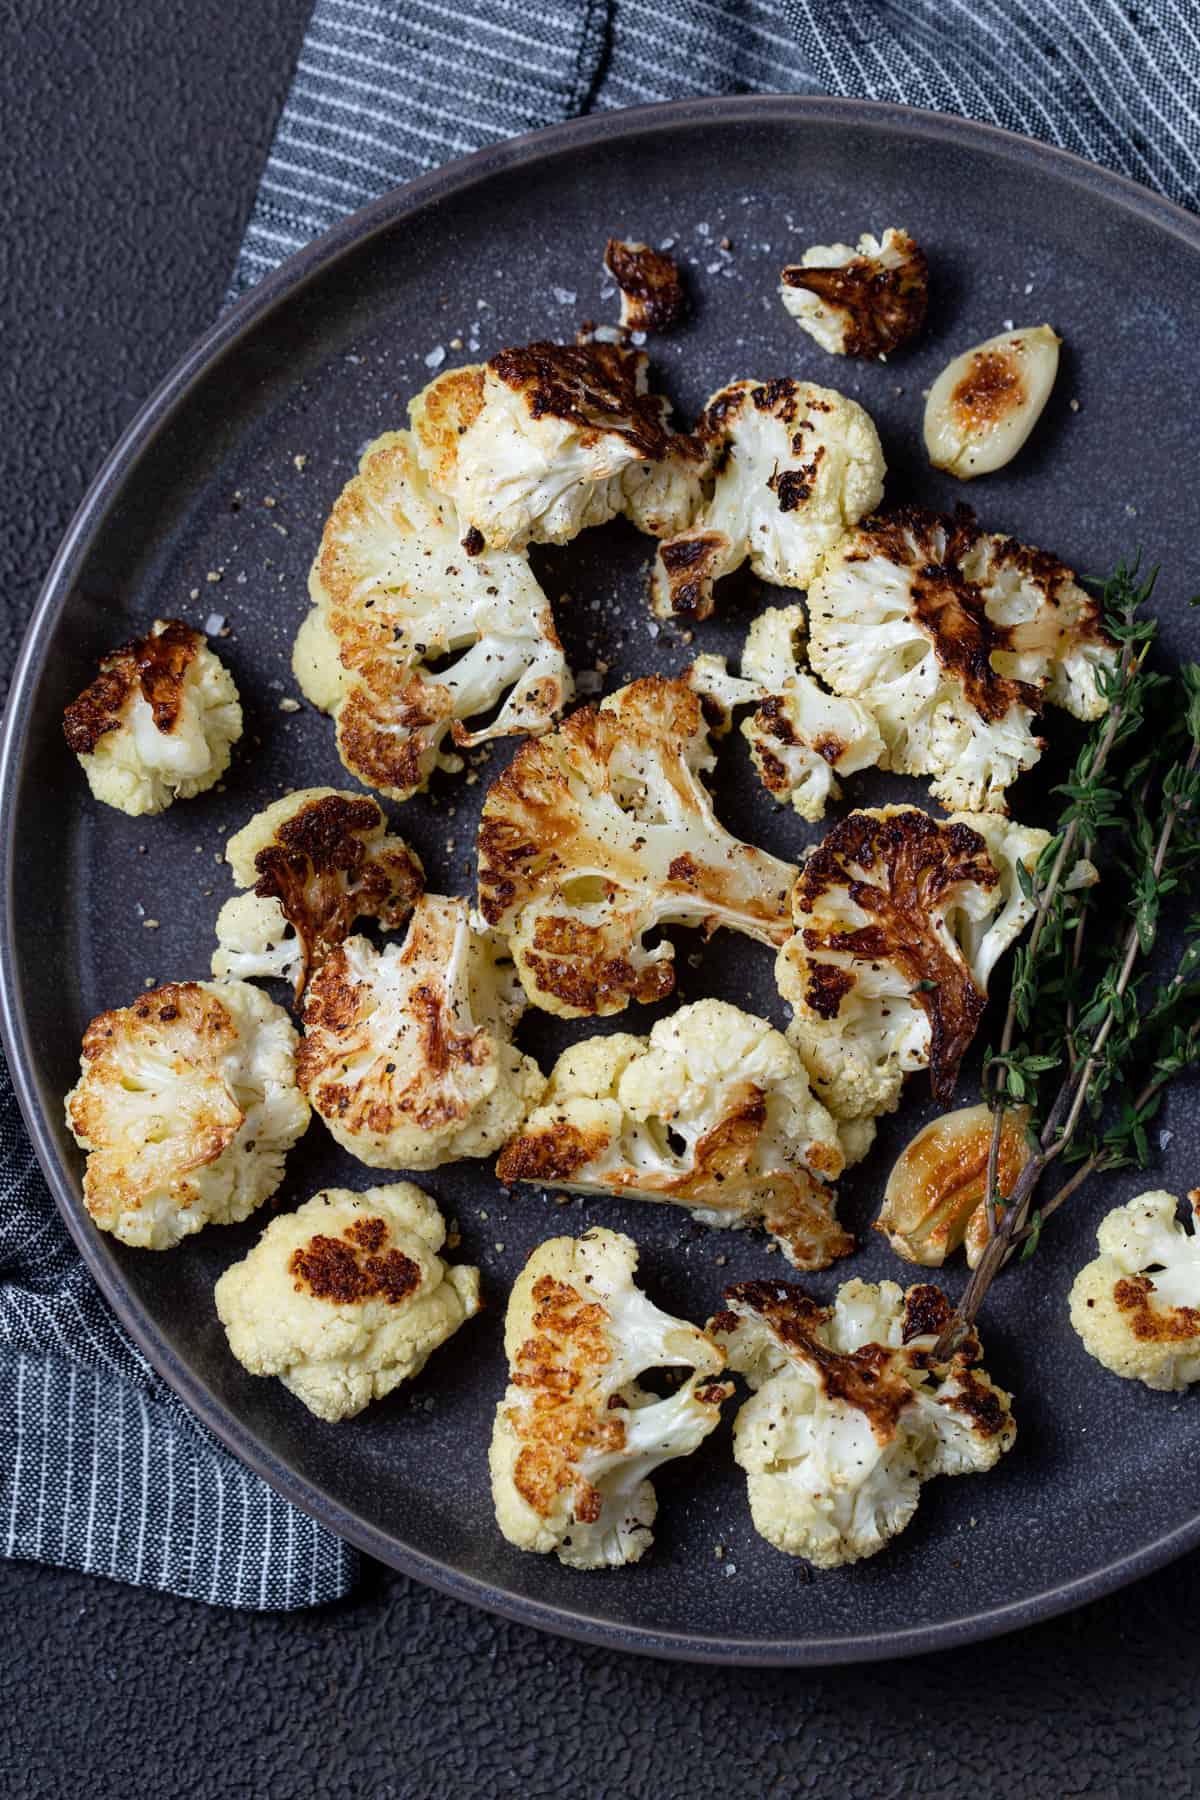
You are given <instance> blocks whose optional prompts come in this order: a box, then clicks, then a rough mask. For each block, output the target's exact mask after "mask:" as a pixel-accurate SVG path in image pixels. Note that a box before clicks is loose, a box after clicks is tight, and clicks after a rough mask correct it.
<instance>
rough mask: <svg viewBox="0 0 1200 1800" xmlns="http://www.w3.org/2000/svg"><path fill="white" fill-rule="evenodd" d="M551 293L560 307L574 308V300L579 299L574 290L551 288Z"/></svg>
mask: <svg viewBox="0 0 1200 1800" xmlns="http://www.w3.org/2000/svg"><path fill="white" fill-rule="evenodd" d="M551 292H552V293H553V295H554V298H555V299H556V300H557V301H558V304H559V305H560V306H574V304H575V302H576V300H577V299H578V298H579V296H578V294H577V293H576V292H575V289H574V288H560V287H556V288H552V289H551Z"/></svg>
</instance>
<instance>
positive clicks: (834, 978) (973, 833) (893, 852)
mask: <svg viewBox="0 0 1200 1800" xmlns="http://www.w3.org/2000/svg"><path fill="white" fill-rule="evenodd" d="M1048 842H1049V835H1048V833H1046V832H1044V831H1035V830H1032V829H1028V828H1026V827H1024V826H1020V825H1015V824H1013V823H1012V822H1011V821H1009V820H1006V819H1002V818H999V817H997V816H995V815H992V814H980V813H976V814H972V813H962V814H957V815H955V816H954V817H952V818H950V819H946V820H936V819H932V818H930V816H929V814H928V813H925V812H922V811H920V810H919V809H918V808H917V807H905V806H887V807H882V808H879V809H875V810H871V811H862V812H853V813H851V814H850V815H849V817H848V818H845V819H843V820H842V821H841V822H840V823H839V824H837V825H835V826H834V827H833V829H832V830H831V831H830V832H829V833H828V835H827V836H826V837H825V839H824V840H823V842H822V843H821V844H820V845H818V847H817V849H816V850H814V852H813V854H812V855H811V856H810V857H809V859H808V861H807V862H806V863H805V864H804V866H803V867H802V869H801V871H800V875H799V878H798V880H797V882H796V890H795V895H794V898H793V911H794V914H795V920H796V932H795V935H794V937H793V938H792V939H791V941H790V942H789V943H788V944H787V945H785V947H784V948H783V950H781V951H780V954H779V959H778V962H777V964H776V980H777V982H778V984H779V991H780V993H781V994H782V995H783V997H784V999H785V1000H787V1001H788V1002H789V1004H790V1005H791V1006H792V1008H793V1014H794V1016H793V1019H792V1023H791V1025H790V1027H789V1029H788V1036H789V1037H790V1038H791V1040H792V1042H793V1043H794V1044H795V1046H796V1048H797V1050H798V1051H799V1053H800V1059H801V1061H802V1062H803V1063H804V1066H805V1068H806V1069H807V1070H808V1073H809V1076H810V1078H811V1080H812V1083H813V1086H814V1088H815V1089H816V1092H817V1094H818V1096H819V1097H820V1099H821V1100H823V1101H824V1103H825V1105H826V1106H827V1107H828V1108H829V1110H830V1112H831V1113H833V1115H834V1117H835V1118H840V1119H857V1118H863V1117H867V1118H871V1117H876V1116H878V1115H879V1114H880V1113H885V1112H894V1111H895V1109H896V1106H897V1105H898V1103H899V1099H900V1089H901V1085H902V1083H903V1080H904V1076H905V1075H906V1074H908V1073H910V1072H911V1071H912V1070H914V1069H924V1068H928V1069H929V1071H930V1079H931V1084H932V1087H933V1092H934V1095H935V1097H936V1098H937V1099H938V1100H940V1101H942V1102H943V1104H944V1103H945V1102H947V1101H948V1100H949V1098H950V1096H951V1094H952V1093H953V1092H954V1083H955V1080H956V1078H957V1075H958V1067H959V1063H960V1062H961V1061H962V1058H963V1055H964V1053H965V1052H966V1049H967V1046H968V1045H969V1044H970V1042H971V1039H972V1038H973V1036H974V1035H975V1030H976V1027H977V1026H978V1024H979V1020H980V1017H981V1015H982V1013H983V1008H984V1004H985V1001H986V998H987V984H988V977H989V975H990V973H991V971H992V968H993V967H994V965H995V963H996V960H997V958H998V957H999V956H1000V955H1001V954H1002V953H1003V951H1004V950H1005V949H1007V947H1008V945H1009V944H1011V943H1012V942H1013V940H1014V939H1015V938H1016V937H1017V936H1018V935H1019V934H1020V932H1021V931H1022V930H1023V929H1024V927H1025V925H1026V924H1027V923H1028V921H1029V919H1030V917H1031V916H1032V913H1033V905H1034V903H1033V901H1032V900H1031V899H1029V898H1028V897H1027V896H1026V894H1025V892H1024V891H1023V889H1022V886H1021V880H1020V877H1019V875H1018V873H1017V866H1018V864H1021V865H1023V866H1024V868H1025V869H1026V870H1027V871H1028V872H1029V873H1032V871H1033V869H1034V867H1035V866H1036V863H1037V859H1038V857H1039V856H1040V855H1041V853H1042V850H1043V849H1044V848H1045V846H1046V844H1047V843H1048Z"/></svg>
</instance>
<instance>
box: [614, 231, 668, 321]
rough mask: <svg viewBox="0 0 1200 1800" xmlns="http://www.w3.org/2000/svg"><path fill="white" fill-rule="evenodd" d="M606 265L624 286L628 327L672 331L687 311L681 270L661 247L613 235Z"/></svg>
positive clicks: (624, 315)
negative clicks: (630, 242)
mask: <svg viewBox="0 0 1200 1800" xmlns="http://www.w3.org/2000/svg"><path fill="white" fill-rule="evenodd" d="M604 268H605V271H606V273H607V274H609V275H611V276H612V278H613V280H614V281H615V282H616V284H617V287H618V289H619V290H620V294H621V324H622V326H624V328H625V329H626V330H627V331H670V330H671V329H672V327H673V326H675V325H678V323H679V321H680V319H682V317H683V315H684V313H685V312H686V311H687V301H686V297H685V295H684V292H683V283H682V281H681V280H680V278H679V270H678V269H677V268H676V266H675V264H674V263H673V262H672V261H671V258H670V257H669V256H665V255H664V254H663V252H662V251H661V250H653V249H651V247H650V245H649V244H627V243H626V242H625V241H624V239H622V238H609V240H608V243H607V245H606V246H605V250H604Z"/></svg>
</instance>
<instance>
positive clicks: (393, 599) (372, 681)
mask: <svg viewBox="0 0 1200 1800" xmlns="http://www.w3.org/2000/svg"><path fill="white" fill-rule="evenodd" d="M309 592H310V595H311V598H312V603H313V605H312V611H311V612H310V613H309V614H308V617H307V618H306V619H305V621H304V623H303V625H302V626H301V627H300V632H299V635H298V636H297V638H296V645H295V650H294V652H293V657H292V663H293V667H294V669H295V672H296V679H297V681H298V682H299V683H300V687H301V689H302V690H303V692H304V693H305V694H306V695H307V697H308V698H309V699H310V700H311V701H312V703H313V705H314V706H316V707H319V708H320V709H321V711H322V712H327V713H332V715H333V717H334V719H335V721H336V726H337V747H338V754H339V756H340V757H341V759H342V761H343V763H344V764H345V765H346V767H347V769H349V771H350V773H351V774H352V775H354V776H355V777H357V779H358V780H359V781H361V782H363V783H364V785H365V786H367V787H373V788H378V789H379V791H380V792H381V793H384V794H390V795H391V796H392V797H393V798H394V799H396V800H407V799H408V798H409V796H410V795H412V794H415V793H417V792H418V791H419V790H420V789H422V788H424V787H425V786H426V785H427V784H428V781H429V778H430V776H431V775H432V774H433V772H434V770H435V769H446V770H449V771H455V770H458V769H460V768H461V767H462V759H461V758H460V757H459V756H458V755H456V754H455V753H454V750H453V749H452V748H451V745H453V746H455V747H456V748H457V749H459V750H461V749H464V748H469V747H470V746H472V745H476V744H482V743H486V742H487V741H488V740H489V739H490V738H496V737H508V736H513V735H524V734H528V733H536V732H539V731H545V730H546V729H547V727H548V726H549V725H550V724H551V722H552V721H553V719H554V718H555V716H556V715H557V713H558V712H559V711H560V710H561V708H562V706H563V705H564V703H565V702H566V701H567V700H568V699H569V698H570V696H571V693H572V686H571V677H570V672H569V671H568V669H567V665H566V662H565V660H564V658H563V653H562V645H561V644H560V643H559V641H558V633H557V632H556V630H555V628H554V620H553V617H552V616H551V612H550V607H549V603H548V602H547V600H546V596H545V594H543V592H542V590H541V588H540V587H539V586H538V584H537V581H536V580H535V578H534V575H533V571H532V570H531V569H530V567H529V563H528V561H527V560H526V558H525V557H523V556H504V555H499V554H495V553H488V552H487V550H486V549H485V546H484V544H483V542H482V540H481V539H479V538H478V533H476V534H475V535H474V537H473V536H472V535H471V533H469V532H468V533H466V534H465V535H464V530H463V527H462V526H460V524H459V522H458V520H457V518H456V517H455V513H454V508H453V506H452V505H451V504H450V503H449V502H448V501H446V500H445V499H442V498H440V497H439V496H438V495H437V494H435V493H434V491H433V489H432V488H431V486H430V485H429V480H428V477H427V476H426V475H425V473H424V471H423V470H422V469H421V467H420V464H419V463H418V461H417V458H416V455H415V453H414V448H413V440H412V438H411V437H410V435H409V433H408V432H405V431H390V432H386V433H385V434H384V436H383V437H380V438H377V439H376V440H375V442H374V443H373V444H371V445H370V446H369V447H368V449H367V451H366V452H365V454H364V456H363V458H362V461H361V462H360V464H359V472H358V474H357V475H356V476H355V477H354V479H353V481H351V482H349V483H348V485H347V486H346V487H345V488H343V490H342V492H341V495H340V496H339V498H338V501H337V504H336V505H335V506H334V509H333V511H332V513H331V514H330V515H329V519H328V520H327V522H326V525H325V531H324V535H323V536H322V539H321V547H320V549H319V551H318V552H317V558H316V561H315V562H314V564H313V567H312V572H311V574H310V576H309ZM435 664H436V665H437V666H436V668H435V667H434V665H435ZM492 712H494V714H495V716H494V717H493V718H491V720H490V722H489V723H476V725H475V728H474V729H472V721H479V720H480V719H482V718H483V716H484V715H485V714H489V713H492Z"/></svg>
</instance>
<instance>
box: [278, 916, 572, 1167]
mask: <svg viewBox="0 0 1200 1800" xmlns="http://www.w3.org/2000/svg"><path fill="white" fill-rule="evenodd" d="M523 1005H524V1002H523V1000H522V997H521V990H520V987H519V985H518V983H517V981H516V979H515V977H514V975H513V972H512V968H511V965H509V964H507V963H506V962H504V961H503V960H502V952H501V946H500V945H499V944H498V943H497V942H496V940H495V939H494V938H492V937H491V936H489V935H487V934H485V933H480V932H476V931H473V930H472V929H471V926H470V923H469V920H468V914H467V903H466V901H465V900H447V899H444V898H442V896H441V895H438V894H426V895H425V896H424V898H423V899H421V900H419V901H418V902H417V905H416V909H415V911H414V912H413V916H412V920H411V922H410V924H409V927H408V931H407V933H406V934H405V938H404V942H403V943H402V944H389V945H388V946H387V947H386V949H384V950H376V949H375V947H374V945H373V944H371V943H370V942H369V941H368V939H366V938H364V937H350V938H347V939H346V941H345V942H344V943H343V944H341V945H340V946H339V948H338V949H336V950H335V951H334V952H333V954H332V955H331V956H329V957H328V958H327V959H326V961H325V962H324V964H323V965H322V967H321V969H320V971H319V972H318V973H317V974H316V975H315V976H314V977H313V979H312V981H310V983H309V985H308V991H307V994H306V997H305V1005H304V1040H303V1042H302V1044H301V1045H300V1050H299V1054H298V1057H297V1070H298V1074H299V1080H300V1085H301V1087H302V1088H303V1089H304V1092H305V1093H306V1094H307V1095H308V1097H309V1099H310V1100H311V1101H312V1104H313V1106H314V1107H315V1108H316V1110H317V1112H318V1113H319V1114H320V1115H321V1117H322V1119H324V1121H325V1123H326V1125H328V1127H329V1129H330V1131H331V1132H332V1133H333V1135H334V1137H335V1138H336V1139H337V1141H338V1143H339V1144H342V1145H343V1146H344V1147H345V1148H346V1149H347V1150H349V1151H350V1152H351V1153H352V1155H354V1156H357V1157H358V1159H359V1161H360V1162H365V1163H368V1164H369V1165H370V1166H371V1167H372V1168H375V1169H436V1168H438V1167H439V1166H440V1165H441V1164H442V1163H447V1162H455V1161H456V1160H457V1159H458V1158H459V1157H464V1156H490V1155H491V1154H492V1152H493V1151H494V1150H498V1149H499V1148H500V1146H501V1144H503V1143H504V1141H505V1139H506V1138H509V1137H511V1136H512V1134H513V1132H514V1131H516V1130H517V1129H518V1127H519V1126H520V1125H521V1124H522V1123H523V1121H524V1119H525V1117H526V1114H527V1113H528V1112H529V1111H530V1109H531V1108H532V1107H534V1106H536V1105H537V1103H538V1101H539V1100H540V1099H541V1096H542V1090H543V1088H544V1087H545V1085H546V1084H545V1081H544V1079H543V1077H542V1075H541V1073H540V1071H539V1069H538V1066H537V1064H536V1063H535V1062H534V1061H533V1059H532V1057H529V1056H522V1054H521V1052H520V1051H519V1050H517V1049H515V1048H514V1046H513V1045H512V1043H511V1042H510V1038H511V1034H512V1028H513V1026H514V1025H515V1024H516V1021H517V1020H518V1018H519V1017H520V1015H521V1012H522V1009H523Z"/></svg>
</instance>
